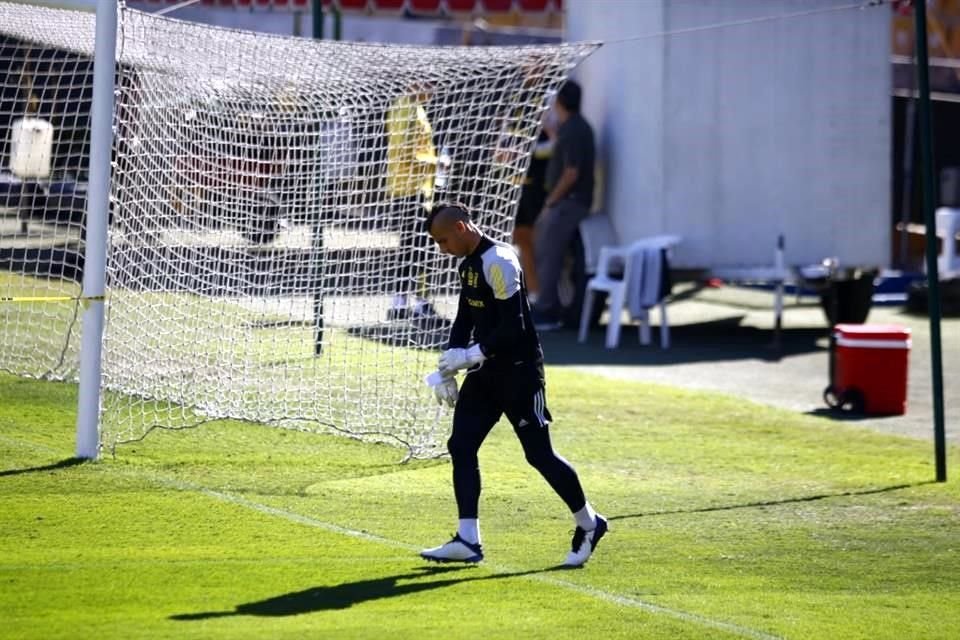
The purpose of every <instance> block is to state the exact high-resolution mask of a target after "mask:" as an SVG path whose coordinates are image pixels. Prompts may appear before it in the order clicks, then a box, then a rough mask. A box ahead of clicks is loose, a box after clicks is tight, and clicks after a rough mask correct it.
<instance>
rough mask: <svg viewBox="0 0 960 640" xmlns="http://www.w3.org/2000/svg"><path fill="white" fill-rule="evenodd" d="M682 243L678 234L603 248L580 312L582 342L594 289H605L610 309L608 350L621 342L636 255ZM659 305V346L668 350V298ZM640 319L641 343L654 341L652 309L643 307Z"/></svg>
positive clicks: (585, 332) (588, 324) (588, 319)
mask: <svg viewBox="0 0 960 640" xmlns="http://www.w3.org/2000/svg"><path fill="white" fill-rule="evenodd" d="M679 243H680V238H679V237H677V236H670V235H664V236H653V237H650V238H644V239H642V240H638V241H636V242H634V243H633V244H630V245H628V246H623V247H613V246H604V247H601V248H600V255H599V258H598V260H597V273H596V275H594V276H593V277H592V278H590V280H589V281H588V282H587V290H586V292H585V294H584V297H583V309H582V310H581V312H580V334H579V336H578V340H579V342H586V340H587V329H589V326H590V312H591V310H592V309H593V304H594V298H595V292H597V291H605V292H606V293H607V304H608V307H609V311H610V319H609V321H608V322H607V336H606V342H605V344H606V347H607V349H614V348H616V347H617V345H618V344H619V342H620V323H621V319H622V316H623V309H624V307H625V306H626V304H627V301H628V298H627V293H628V291H627V286H628V283H629V282H630V276H631V271H632V270H633V267H634V264H633V263H634V262H635V258H636V257H638V255H640V254H642V252H644V251H646V250H649V249H657V250H661V249H667V250H670V249H672V248H673V247H675V246H676V245H677V244H679ZM618 264H622V265H623V269H622V272H621V274H620V277H616V273H617V272H616V265H618ZM657 307H658V308H659V309H660V346H661V348H663V349H667V348H669V347H670V324H669V322H668V320H667V304H666V301H665V300H660V301H659V302H658V303H657ZM638 320H639V321H640V324H639V327H638V332H639V338H640V344H643V345H648V344H650V342H651V337H650V310H649V309H643V310H642V312H641V315H640V316H639V318H638Z"/></svg>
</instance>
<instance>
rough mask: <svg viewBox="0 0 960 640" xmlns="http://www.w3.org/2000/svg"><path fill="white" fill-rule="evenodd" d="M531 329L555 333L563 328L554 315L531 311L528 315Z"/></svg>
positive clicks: (559, 320) (558, 317)
mask: <svg viewBox="0 0 960 640" xmlns="http://www.w3.org/2000/svg"><path fill="white" fill-rule="evenodd" d="M530 315H531V318H532V320H533V328H534V329H536V330H537V331H556V330H557V329H561V328H563V321H562V320H561V319H560V316H559V315H557V314H556V313H551V312H547V311H540V310H538V309H533V310H532V311H531V313H530Z"/></svg>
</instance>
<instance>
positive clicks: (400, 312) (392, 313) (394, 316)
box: [387, 307, 410, 322]
mask: <svg viewBox="0 0 960 640" xmlns="http://www.w3.org/2000/svg"><path fill="white" fill-rule="evenodd" d="M409 317H410V307H390V308H389V309H387V320H388V321H390V322H397V321H398V320H406V319H407V318H409Z"/></svg>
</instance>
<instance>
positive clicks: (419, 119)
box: [384, 86, 437, 320]
mask: <svg viewBox="0 0 960 640" xmlns="http://www.w3.org/2000/svg"><path fill="white" fill-rule="evenodd" d="M428 99H429V94H428V92H427V90H426V88H425V87H423V86H418V87H416V88H415V89H414V91H413V92H412V93H410V94H405V95H401V96H400V97H398V98H397V99H396V100H394V102H393V103H392V104H391V105H390V108H389V110H388V111H387V117H386V131H387V167H386V182H385V187H384V188H385V192H386V195H387V198H388V200H389V205H388V215H390V216H398V217H399V228H400V251H399V254H398V255H399V260H401V261H402V263H401V264H400V265H399V267H398V269H397V285H396V289H395V294H394V298H393V304H392V307H391V309H390V311H389V312H388V318H389V319H391V320H398V319H405V318H408V317H411V316H412V317H418V316H425V315H433V309H432V308H431V307H430V304H429V303H428V302H427V300H426V289H427V283H426V278H425V276H424V274H423V273H422V271H421V270H419V269H418V268H417V267H418V265H421V264H423V263H424V261H425V259H426V250H427V244H428V242H427V241H428V240H429V239H428V238H427V237H426V236H425V235H424V234H423V233H421V232H420V229H421V225H422V224H423V219H424V216H426V214H428V213H429V212H430V210H431V208H432V207H433V194H434V180H435V177H436V172H437V151H436V147H434V144H433V127H432V126H431V124H430V119H429V117H428V116H427V111H426V109H425V108H424V103H425V102H426V101H427V100H428Z"/></svg>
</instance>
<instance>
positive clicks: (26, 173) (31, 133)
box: [10, 118, 53, 178]
mask: <svg viewBox="0 0 960 640" xmlns="http://www.w3.org/2000/svg"><path fill="white" fill-rule="evenodd" d="M52 155H53V125H52V124H50V123H49V122H47V121H46V120H41V119H39V118H21V119H20V120H16V121H14V123H13V126H12V127H11V128H10V171H11V172H13V175H15V176H17V177H18V178H46V177H47V176H49V175H50V159H51V156H52Z"/></svg>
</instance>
